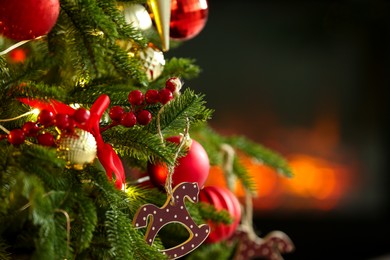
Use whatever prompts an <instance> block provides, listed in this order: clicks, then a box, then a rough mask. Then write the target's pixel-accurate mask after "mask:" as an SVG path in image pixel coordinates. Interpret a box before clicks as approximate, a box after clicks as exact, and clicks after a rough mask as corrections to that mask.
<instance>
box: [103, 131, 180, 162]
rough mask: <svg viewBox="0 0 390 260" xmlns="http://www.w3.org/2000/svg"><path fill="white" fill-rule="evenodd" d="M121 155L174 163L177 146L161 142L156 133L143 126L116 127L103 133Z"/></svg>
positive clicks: (144, 160) (140, 159)
mask: <svg viewBox="0 0 390 260" xmlns="http://www.w3.org/2000/svg"><path fill="white" fill-rule="evenodd" d="M103 138H104V139H106V140H110V142H111V143H113V144H114V148H115V149H116V150H117V151H118V153H119V154H120V155H121V156H128V157H132V158H135V159H137V160H139V161H143V162H145V163H146V162H147V161H149V162H151V163H155V162H156V161H161V162H165V163H167V164H168V165H173V163H174V161H173V157H174V154H175V153H176V149H177V147H176V146H175V145H174V144H170V143H165V144H163V143H161V140H160V138H159V137H158V136H157V135H156V134H151V133H150V132H147V131H146V130H145V129H144V128H143V127H133V128H129V129H126V128H124V127H120V126H118V127H115V128H112V129H110V130H108V131H106V132H104V133H103Z"/></svg>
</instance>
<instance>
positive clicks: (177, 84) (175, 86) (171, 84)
mask: <svg viewBox="0 0 390 260" xmlns="http://www.w3.org/2000/svg"><path fill="white" fill-rule="evenodd" d="M181 85H182V84H181V81H180V79H179V78H177V77H172V78H169V79H168V80H167V81H166V82H165V87H166V88H167V89H169V90H170V91H172V92H175V91H176V90H180V88H181Z"/></svg>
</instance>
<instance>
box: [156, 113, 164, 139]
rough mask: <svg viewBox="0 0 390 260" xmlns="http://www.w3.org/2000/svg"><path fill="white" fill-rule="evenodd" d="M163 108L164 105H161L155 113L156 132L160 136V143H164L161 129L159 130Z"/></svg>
mask: <svg viewBox="0 0 390 260" xmlns="http://www.w3.org/2000/svg"><path fill="white" fill-rule="evenodd" d="M164 108H165V106H162V107H161V108H160V110H159V111H158V113H157V133H158V136H159V137H160V140H161V143H162V144H164V136H163V134H162V131H161V123H160V120H161V114H162V112H163V111H164Z"/></svg>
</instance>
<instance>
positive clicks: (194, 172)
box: [148, 136, 210, 188]
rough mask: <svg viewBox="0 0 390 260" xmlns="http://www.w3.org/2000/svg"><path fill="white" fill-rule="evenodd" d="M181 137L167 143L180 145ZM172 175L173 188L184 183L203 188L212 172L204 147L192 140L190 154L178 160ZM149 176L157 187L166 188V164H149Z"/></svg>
mask: <svg viewBox="0 0 390 260" xmlns="http://www.w3.org/2000/svg"><path fill="white" fill-rule="evenodd" d="M180 140H181V137H180V136H174V137H170V138H167V141H169V142H173V143H177V144H178V143H180ZM177 162H178V165H177V166H176V167H175V170H174V173H173V175H172V188H174V187H175V186H176V185H178V184H180V183H182V182H197V183H198V185H199V187H200V188H201V187H203V185H204V183H205V182H206V179H207V176H208V174H209V170H210V162H209V157H208V155H207V153H206V151H205V150H204V148H203V146H202V145H201V144H199V143H198V142H197V141H195V140H191V144H190V148H189V150H188V153H187V154H186V155H185V156H183V157H181V158H179V159H178V161H177ZM148 174H149V176H150V181H151V182H152V183H153V185H155V186H156V187H164V185H165V180H166V178H167V175H168V169H167V167H166V165H165V164H150V163H149V164H148Z"/></svg>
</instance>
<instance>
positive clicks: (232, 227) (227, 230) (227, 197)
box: [199, 186, 241, 243]
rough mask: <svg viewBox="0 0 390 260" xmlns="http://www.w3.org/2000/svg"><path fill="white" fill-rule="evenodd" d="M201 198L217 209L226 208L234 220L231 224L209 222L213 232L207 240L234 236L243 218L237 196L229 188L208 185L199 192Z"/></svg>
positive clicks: (213, 241) (218, 239) (214, 240)
mask: <svg viewBox="0 0 390 260" xmlns="http://www.w3.org/2000/svg"><path fill="white" fill-rule="evenodd" d="M199 200H200V201H202V202H205V203H208V204H211V205H213V206H214V207H215V208H216V209H217V210H222V209H224V210H226V211H227V212H228V213H229V214H230V217H231V218H232V220H233V221H232V223H230V224H229V225H226V224H221V223H209V225H210V227H211V232H210V235H209V236H208V238H207V240H206V242H208V243H216V242H219V241H222V240H225V239H228V238H229V237H230V236H232V235H233V233H234V231H236V229H237V226H238V224H239V222H240V219H241V205H240V202H239V201H238V199H237V197H236V196H235V195H234V194H233V193H232V192H231V191H230V190H229V189H227V188H223V187H219V186H206V187H204V188H203V189H202V190H201V191H200V192H199Z"/></svg>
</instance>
